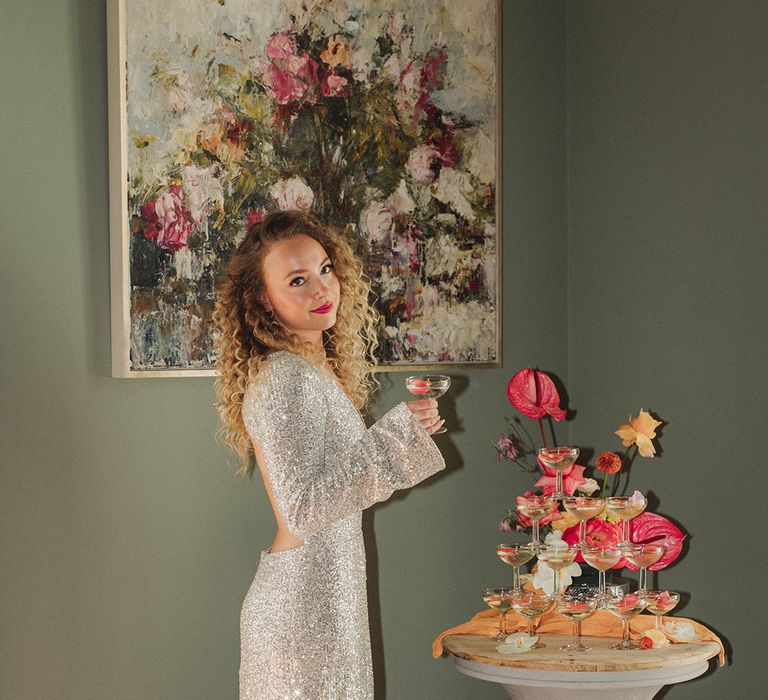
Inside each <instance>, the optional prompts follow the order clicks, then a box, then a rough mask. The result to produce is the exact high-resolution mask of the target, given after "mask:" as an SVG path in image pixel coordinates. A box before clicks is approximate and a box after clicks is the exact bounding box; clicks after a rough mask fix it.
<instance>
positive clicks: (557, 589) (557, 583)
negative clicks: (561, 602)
mask: <svg viewBox="0 0 768 700" xmlns="http://www.w3.org/2000/svg"><path fill="white" fill-rule="evenodd" d="M554 571H555V580H554V589H553V590H552V595H553V596H554V597H555V598H557V597H558V595H559V593H560V569H555V570H554Z"/></svg>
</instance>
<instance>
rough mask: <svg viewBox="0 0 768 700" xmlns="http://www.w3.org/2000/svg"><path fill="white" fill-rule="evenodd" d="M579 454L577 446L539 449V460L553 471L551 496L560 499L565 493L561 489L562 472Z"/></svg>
mask: <svg viewBox="0 0 768 700" xmlns="http://www.w3.org/2000/svg"><path fill="white" fill-rule="evenodd" d="M578 456H579V448H578V447H542V448H540V449H539V461H540V462H541V463H542V464H543V465H544V466H546V467H549V468H550V469H552V470H554V472H555V492H554V493H553V494H552V498H557V499H558V500H560V499H561V498H564V497H565V496H566V495H567V494H566V493H565V492H564V491H563V472H564V471H565V470H566V469H568V468H569V467H570V466H571V465H572V464H573V463H574V462H575V461H576V458H577V457H578Z"/></svg>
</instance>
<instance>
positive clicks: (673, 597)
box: [643, 591, 680, 630]
mask: <svg viewBox="0 0 768 700" xmlns="http://www.w3.org/2000/svg"><path fill="white" fill-rule="evenodd" d="M643 597H644V598H645V607H646V609H647V610H648V612H649V613H652V614H653V615H655V616H656V629H657V630H661V629H662V626H663V619H662V618H663V616H664V615H666V614H667V613H668V612H669V611H670V610H672V609H673V608H674V607H676V606H677V604H678V603H679V602H680V594H679V593H675V591H645V593H644V596H643Z"/></svg>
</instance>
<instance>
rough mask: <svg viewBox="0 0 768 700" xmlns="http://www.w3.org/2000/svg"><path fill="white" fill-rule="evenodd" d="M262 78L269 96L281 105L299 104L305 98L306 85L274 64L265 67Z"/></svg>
mask: <svg viewBox="0 0 768 700" xmlns="http://www.w3.org/2000/svg"><path fill="white" fill-rule="evenodd" d="M261 77H262V78H263V80H264V86H265V87H266V88H267V95H269V97H270V98H271V99H273V100H275V102H277V104H279V105H287V104H289V103H290V102H298V101H299V100H301V98H302V97H303V96H304V84H303V83H302V82H301V80H299V79H298V78H297V77H296V76H294V75H290V74H289V73H286V72H285V71H283V70H280V68H278V67H277V66H276V65H274V64H273V63H269V64H267V65H266V66H264V69H263V70H262V73H261Z"/></svg>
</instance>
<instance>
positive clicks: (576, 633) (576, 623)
mask: <svg viewBox="0 0 768 700" xmlns="http://www.w3.org/2000/svg"><path fill="white" fill-rule="evenodd" d="M571 636H572V637H573V639H572V640H571V644H573V646H578V645H579V621H578V620H574V621H573V632H572V635H571Z"/></svg>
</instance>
